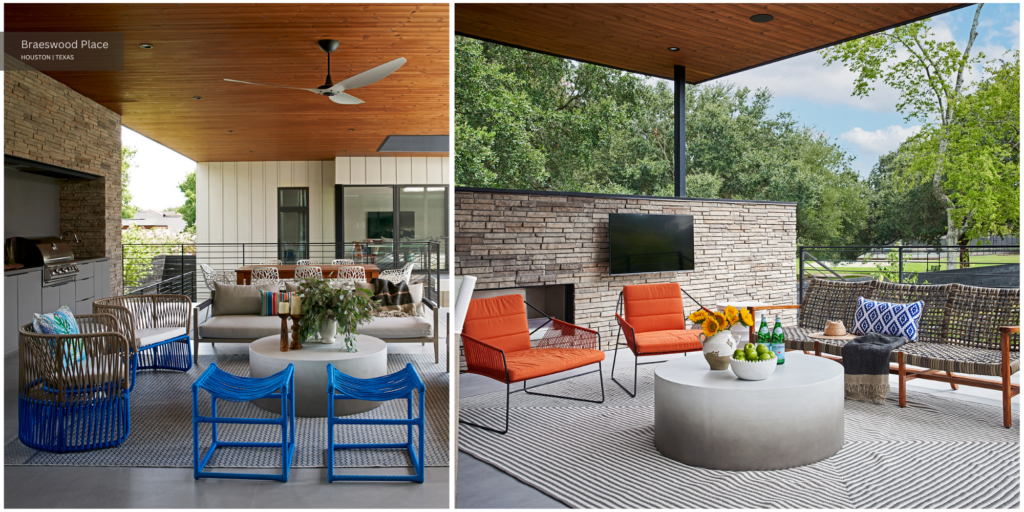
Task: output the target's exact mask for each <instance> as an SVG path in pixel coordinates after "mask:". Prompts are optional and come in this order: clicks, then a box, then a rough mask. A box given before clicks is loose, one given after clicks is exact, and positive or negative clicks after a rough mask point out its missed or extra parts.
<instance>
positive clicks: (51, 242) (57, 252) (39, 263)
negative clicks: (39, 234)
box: [11, 237, 78, 286]
mask: <svg viewBox="0 0 1024 512" xmlns="http://www.w3.org/2000/svg"><path fill="white" fill-rule="evenodd" d="M11 244H12V246H13V252H14V261H16V262H18V263H21V264H23V265H25V266H26V267H42V268H43V272H42V274H43V286H56V285H58V284H61V283H66V282H68V281H74V280H75V276H77V275H78V264H77V263H75V253H74V252H72V251H71V246H69V245H68V244H67V243H66V242H64V241H63V240H61V239H60V238H57V237H48V238H35V239H31V238H14V239H13V240H11Z"/></svg>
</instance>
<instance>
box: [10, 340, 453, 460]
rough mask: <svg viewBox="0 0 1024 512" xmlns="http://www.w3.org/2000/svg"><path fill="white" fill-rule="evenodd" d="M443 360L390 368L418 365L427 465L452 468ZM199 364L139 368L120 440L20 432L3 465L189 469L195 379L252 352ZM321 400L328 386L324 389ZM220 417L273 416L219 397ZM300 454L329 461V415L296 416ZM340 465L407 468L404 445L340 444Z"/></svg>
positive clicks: (385, 413)
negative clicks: (61, 440) (65, 439)
mask: <svg viewBox="0 0 1024 512" xmlns="http://www.w3.org/2000/svg"><path fill="white" fill-rule="evenodd" d="M441 358H442V359H441V362H440V364H434V358H433V356H432V355H420V354H391V355H388V371H389V372H395V371H398V370H400V369H402V368H403V367H405V365H406V363H413V365H414V366H415V367H416V371H418V372H419V374H420V377H421V378H422V379H423V382H424V383H425V384H426V385H427V393H426V404H425V405H426V425H427V428H426V439H425V444H426V447H425V449H424V451H425V452H426V458H425V464H426V465H427V466H448V458H449V457H448V426H449V408H448V374H447V373H445V371H444V370H445V362H444V354H441ZM199 359H200V362H201V364H200V366H199V367H195V366H193V367H192V369H191V370H189V371H188V372H170V371H140V372H139V374H138V377H137V380H136V384H135V390H134V391H132V393H131V408H132V412H131V414H132V417H131V420H132V430H131V434H129V436H128V439H127V440H126V441H125V442H124V443H122V444H121V445H120V446H117V447H114V448H104V449H101V450H93V451H88V452H79V453H65V454H59V453H50V452H43V451H38V450H34V449H32V448H29V447H27V446H25V445H24V444H22V443H21V441H19V440H18V438H17V437H14V439H11V440H8V441H7V443H5V445H4V464H9V465H42V466H133V467H187V468H190V467H192V383H193V382H195V380H196V379H197V378H198V377H199V375H200V374H202V372H203V371H205V370H206V368H207V365H208V364H209V363H211V362H216V363H217V367H218V368H220V369H222V370H225V371H228V372H231V373H233V374H235V375H242V376H248V375H249V357H248V356H247V355H229V356H214V355H204V356H199ZM199 396H200V404H199V408H200V411H209V410H210V405H209V395H208V394H206V393H200V395H199ZM324 400H327V390H326V388H325V389H324ZM217 411H218V413H219V414H220V415H221V416H237V417H253V418H272V417H275V415H274V414H271V413H270V412H267V411H264V410H263V409H260V408H258V407H256V406H255V405H252V404H250V403H248V402H242V403H233V402H225V401H219V402H218V403H217ZM352 417H353V418H404V417H406V402H405V401H404V400H401V401H399V400H392V401H390V402H385V403H384V404H383V405H381V406H380V407H378V408H376V409H374V410H372V411H368V412H365V413H362V414H358V415H355V416H352ZM334 428H335V442H336V443H396V442H404V439H405V427H403V426H376V425H373V426H369V425H367V426H362V425H360V426H347V425H346V426H335V427H334ZM209 436H210V427H209V425H201V426H200V445H199V449H200V452H201V453H202V452H205V450H206V449H208V448H209V446H210V443H209V438H210V437H209ZM218 437H219V438H220V439H221V440H223V441H241V440H246V441H263V442H274V441H277V442H280V440H281V428H280V427H278V426H269V425H220V426H219V427H218ZM295 444H296V447H295V458H294V460H293V461H292V467H293V468H296V467H298V468H302V467H327V463H326V458H325V456H326V453H327V448H326V447H327V419H326V418H299V417H297V418H295ZM335 465H336V466H338V467H342V466H345V467H398V466H410V465H411V460H410V459H409V456H408V454H407V453H406V452H405V451H404V450H337V451H336V452H335ZM208 466H209V467H211V468H218V467H220V468H274V467H277V468H279V467H281V451H280V449H271V448H227V449H218V450H217V451H216V452H214V455H213V457H212V458H211V459H210V462H209V464H208Z"/></svg>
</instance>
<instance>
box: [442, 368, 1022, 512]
mask: <svg viewBox="0 0 1024 512" xmlns="http://www.w3.org/2000/svg"><path fill="white" fill-rule="evenodd" d="M623 350H624V349H623ZM624 351H625V350H624ZM607 354H608V355H607V357H606V361H610V360H611V358H612V352H608V353H607ZM619 355H621V356H624V357H625V358H626V360H627V361H628V362H629V363H632V354H630V353H620V354H619ZM696 355H697V356H698V357H699V356H700V355H699V354H696ZM675 357H683V354H674V355H669V356H657V357H651V358H641V359H640V361H641V362H644V361H645V360H650V361H659V360H667V359H673V358H675ZM592 369H593V365H591V366H588V367H585V368H583V369H578V370H573V371H571V372H564V373H560V374H558V375H556V376H553V377H547V378H544V379H535V380H531V381H530V386H531V387H532V386H534V385H539V384H541V383H543V382H548V381H551V380H556V379H563V378H565V377H568V376H571V375H574V374H579V373H584V372H588V371H591V370H592ZM616 375H618V372H616ZM985 378H992V377H985ZM1011 379H1012V381H1013V382H1014V383H1020V373H1019V372H1018V373H1017V374H1015V375H1013V376H1012V377H1011ZM889 382H890V385H891V386H892V389H893V390H894V391H898V390H899V381H898V380H897V377H896V376H895V375H890V377H889ZM608 386H609V381H607V380H606V381H605V391H606V392H608V391H610V390H611V391H610V392H621V390H620V389H619V388H618V386H615V384H614V383H611V386H612V387H611V388H609V387H608ZM907 389H908V390H911V391H918V392H924V393H930V394H933V395H937V396H942V397H946V398H956V399H959V400H967V401H971V402H978V403H983V404H988V405H994V406H996V407H1001V404H1002V393H1000V392H999V391H992V390H988V389H981V388H974V387H969V386H960V389H959V390H957V391H953V390H952V389H951V388H950V387H949V384H944V383H942V382H935V381H928V380H923V379H917V380H912V381H910V382H908V383H907ZM504 390H505V386H504V385H503V384H502V383H500V382H498V381H496V380H493V379H489V378H487V377H483V376H481V375H472V374H467V373H464V374H462V375H460V376H459V397H460V398H464V397H471V396H477V395H482V394H485V393H492V392H494V391H504ZM641 392H643V390H641ZM511 398H512V400H513V401H515V400H516V398H517V394H516V393H513V395H512V397H511ZM1012 403H1013V408H1014V410H1020V396H1016V397H1014V398H1013V399H1012ZM513 414H514V412H513ZM992 421H993V422H994V423H995V424H998V423H999V422H1001V421H1002V416H1001V415H998V414H996V415H994V416H993V417H992ZM465 428H473V427H465ZM495 435H497V434H495ZM457 456H458V458H459V460H458V475H457V478H458V486H457V494H456V497H455V505H456V508H545V509H553V508H568V507H566V506H565V505H563V504H562V503H561V502H560V501H557V500H555V499H553V498H551V497H549V496H548V495H546V494H544V493H542V492H540V491H538V490H537V489H534V488H533V487H530V486H529V485H526V484H524V483H522V482H520V481H519V480H516V479H515V478H514V477H512V476H510V475H508V474H507V473H505V472H503V471H501V470H499V469H497V468H495V467H494V466H491V465H490V464H487V463H485V462H483V461H481V460H479V459H477V458H475V457H473V456H472V455H469V454H467V453H463V452H461V451H460V452H458V454H457Z"/></svg>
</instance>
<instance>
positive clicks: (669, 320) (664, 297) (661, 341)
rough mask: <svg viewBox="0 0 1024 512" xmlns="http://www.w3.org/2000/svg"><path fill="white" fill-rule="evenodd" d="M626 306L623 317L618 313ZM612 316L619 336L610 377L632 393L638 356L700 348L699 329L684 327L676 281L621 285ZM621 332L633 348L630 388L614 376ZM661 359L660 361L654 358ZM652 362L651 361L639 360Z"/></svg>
mask: <svg viewBox="0 0 1024 512" xmlns="http://www.w3.org/2000/svg"><path fill="white" fill-rule="evenodd" d="M623 306H625V309H626V317H625V318H623V317H622V315H621V312H622V307H623ZM616 310H618V311H617V312H616V314H615V318H616V319H618V321H619V329H620V331H619V333H620V336H616V338H615V358H614V359H612V380H613V381H615V383H616V384H618V385H619V387H621V388H622V389H623V390H624V391H625V392H626V393H629V395H630V396H631V397H634V398H635V397H636V369H637V366H638V365H639V364H641V363H640V362H639V359H640V356H656V355H661V354H678V353H680V352H697V351H700V350H703V345H701V343H700V338H699V337H698V335H699V334H700V332H701V331H700V329H687V328H686V314H685V313H683V296H682V293H681V292H680V288H679V285H678V284H675V283H663V284H636V285H631V286H623V287H622V293H620V294H619V304H618V306H617V307H616ZM621 335H625V337H626V346H627V347H629V349H630V350H632V351H633V392H632V393H630V392H629V390H628V389H626V386H623V385H622V383H621V382H619V381H617V380H615V361H616V360H617V359H618V356H619V345H620V344H621V342H620V341H619V340H620V339H621ZM653 362H658V363H660V362H662V361H653ZM642 364H651V363H642Z"/></svg>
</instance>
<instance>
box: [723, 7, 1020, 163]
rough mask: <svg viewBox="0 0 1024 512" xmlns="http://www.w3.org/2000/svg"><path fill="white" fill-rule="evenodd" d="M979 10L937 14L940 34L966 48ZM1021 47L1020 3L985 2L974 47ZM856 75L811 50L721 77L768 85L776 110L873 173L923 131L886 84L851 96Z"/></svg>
mask: <svg viewBox="0 0 1024 512" xmlns="http://www.w3.org/2000/svg"><path fill="white" fill-rule="evenodd" d="M975 9H976V6H973V5H972V6H968V7H964V8H962V9H958V10H956V11H953V12H949V13H946V14H942V15H939V16H936V17H934V18H932V21H931V26H932V32H933V33H934V34H935V38H936V39H937V40H941V41H950V40H952V41H956V42H957V44H958V46H959V47H960V49H963V48H964V47H966V45H967V38H968V36H969V34H968V31H969V30H970V29H971V22H972V21H973V20H974V11H975ZM1018 49H1020V4H1017V3H1015V4H985V5H984V7H982V10H981V16H980V18H979V20H978V37H977V39H976V40H975V43H974V51H979V50H980V51H981V52H983V53H984V54H985V57H986V59H993V58H997V57H1000V56H1002V55H1003V54H1004V53H1005V52H1006V51H1008V50H1018ZM972 53H973V52H972ZM979 71H980V70H979ZM854 78H855V75H854V73H853V72H851V71H849V70H847V69H846V68H845V67H843V66H842V65H841V64H839V63H836V64H833V65H832V66H829V67H826V66H825V61H824V59H822V57H821V55H819V54H818V53H809V54H806V55H801V56H799V57H794V58H791V59H787V60H784V61H781V62H777V63H775V64H769V65H767V66H762V67H760V68H756V69H752V70H750V71H745V72H743V73H738V74H735V75H732V76H729V77H725V78H722V79H721V81H723V82H731V83H735V84H737V85H742V86H746V87H750V88H751V89H757V88H760V87H767V88H768V89H770V90H771V91H772V92H773V93H774V97H775V100H774V101H773V104H774V106H775V110H776V111H789V112H792V113H793V116H794V117H795V118H796V119H797V120H799V121H800V122H801V123H802V124H804V125H807V126H811V127H813V128H815V129H816V130H818V131H821V132H824V133H825V134H827V135H828V137H829V138H830V139H832V140H833V141H835V142H837V143H838V144H839V145H840V146H842V147H843V148H844V149H845V150H846V151H847V153H848V154H850V155H851V156H853V157H855V160H854V162H853V168H854V169H855V170H856V171H858V172H859V173H860V174H861V175H863V176H867V174H868V173H869V172H870V171H871V167H872V166H873V165H874V164H875V163H876V162H877V161H878V157H879V156H880V155H882V154H885V153H887V152H889V151H892V150H894V149H897V148H898V147H899V145H900V143H902V142H903V141H904V140H906V139H907V137H909V136H911V135H913V134H915V133H917V132H918V131H920V129H921V123H920V122H919V121H916V120H912V121H910V122H908V121H905V120H904V119H903V115H902V114H900V113H899V112H897V111H896V103H897V102H898V100H899V94H898V93H897V92H896V91H895V90H893V89H892V88H890V87H888V86H886V85H885V84H882V83H877V84H876V85H875V91H873V92H872V93H871V95H870V96H869V97H867V98H856V97H854V96H851V95H850V94H851V93H852V92H853V81H854ZM971 78H972V77H968V79H969V80H970V79H971ZM973 79H977V75H974V76H973ZM965 82H966V81H965Z"/></svg>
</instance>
